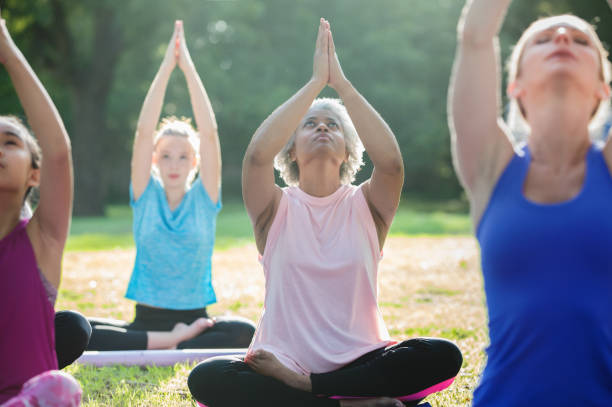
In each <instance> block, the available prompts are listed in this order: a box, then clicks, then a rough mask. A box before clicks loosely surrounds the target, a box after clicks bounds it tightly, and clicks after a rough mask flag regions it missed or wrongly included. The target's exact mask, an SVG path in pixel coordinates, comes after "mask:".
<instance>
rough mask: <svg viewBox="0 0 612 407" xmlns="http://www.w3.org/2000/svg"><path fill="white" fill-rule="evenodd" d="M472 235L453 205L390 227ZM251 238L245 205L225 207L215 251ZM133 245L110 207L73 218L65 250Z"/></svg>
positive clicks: (399, 232) (402, 213)
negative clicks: (93, 214)
mask: <svg viewBox="0 0 612 407" xmlns="http://www.w3.org/2000/svg"><path fill="white" fill-rule="evenodd" d="M449 209H451V210H452V211H453V212H449ZM459 209H462V208H461V207H460V208H459ZM470 233H471V223H470V220H469V218H468V216H467V215H466V214H465V213H462V212H456V204H453V203H451V204H448V203H443V204H440V203H428V202H420V201H419V202H415V201H408V202H402V205H400V208H399V210H398V213H397V215H396V217H395V220H394V221H393V225H392V227H391V235H396V236H415V235H449V234H450V235H469V234H470ZM252 239H253V232H252V229H251V222H250V220H249V217H248V216H247V213H246V211H245V209H244V206H243V204H242V202H230V203H227V204H225V205H224V206H223V209H222V210H221V212H220V213H219V217H218V218H217V237H216V243H215V248H216V249H220V250H223V249H227V248H229V247H232V246H237V245H241V244H244V243H248V242H250V241H251V240H252ZM133 246H134V241H133V239H132V211H131V209H130V208H129V206H110V207H108V208H107V211H106V216H105V217H91V218H73V220H72V227H71V230H70V237H69V238H68V243H67V245H66V250H67V251H91V250H111V249H118V248H119V249H128V248H132V247H133Z"/></svg>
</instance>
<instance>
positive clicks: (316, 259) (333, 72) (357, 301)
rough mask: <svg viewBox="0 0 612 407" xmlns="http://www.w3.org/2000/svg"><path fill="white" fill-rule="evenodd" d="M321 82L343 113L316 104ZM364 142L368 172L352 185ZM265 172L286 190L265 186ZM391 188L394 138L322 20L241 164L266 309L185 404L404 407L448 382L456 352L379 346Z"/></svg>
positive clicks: (422, 343)
mask: <svg viewBox="0 0 612 407" xmlns="http://www.w3.org/2000/svg"><path fill="white" fill-rule="evenodd" d="M327 85H329V86H330V87H332V88H333V89H334V90H335V91H336V92H337V93H338V95H339V96H340V98H341V99H342V101H343V102H344V106H346V108H345V107H344V106H343V105H342V104H341V103H340V102H339V101H338V100H335V99H316V100H315V98H316V97H317V95H318V94H319V93H320V92H321V91H322V90H323V88H325V86H327ZM362 142H363V145H362ZM364 145H365V149H366V150H367V152H368V155H369V156H370V158H371V159H372V162H373V163H374V171H373V173H372V177H371V178H370V179H369V180H367V181H365V182H364V183H362V184H361V185H359V186H355V185H352V184H351V182H352V181H353V180H354V176H355V173H356V172H357V170H358V169H359V167H361V164H362V153H363V150H364ZM274 167H276V168H277V169H278V170H279V171H280V172H281V176H282V177H283V179H284V180H285V182H286V183H287V184H288V185H289V187H287V188H280V187H279V186H278V185H276V184H275V182H274ZM402 183H403V162H402V156H401V153H400V151H399V147H398V145H397V142H396V140H395V137H394V135H393V133H392V132H391V130H390V129H389V127H388V126H387V124H386V123H385V122H384V121H383V119H382V118H381V117H380V116H379V115H378V113H377V112H376V111H375V110H374V109H373V108H372V107H371V106H370V105H369V104H368V102H367V101H366V100H365V99H364V98H363V97H362V96H361V95H360V94H359V93H358V92H357V91H356V90H355V89H354V88H353V86H352V85H351V83H350V82H349V81H348V80H347V79H346V78H345V76H344V74H343V72H342V69H341V68H340V64H339V62H338V57H337V55H336V53H335V49H334V43H333V39H332V35H331V32H330V28H329V23H328V22H327V21H326V20H324V19H321V22H320V25H319V34H318V38H317V42H316V49H315V55H314V67H313V76H312V79H311V80H310V81H309V82H308V83H307V84H306V85H305V86H304V87H303V88H302V89H300V90H299V91H298V92H297V93H296V94H295V95H294V96H293V97H291V98H290V99H289V100H288V101H287V102H285V103H284V104H283V105H281V106H280V107H279V108H278V109H276V110H275V111H274V112H273V113H272V114H271V115H270V117H268V118H267V119H266V120H265V121H264V122H263V124H262V125H261V126H260V127H259V129H258V130H257V131H256V132H255V135H254V136H253V139H252V140H251V143H250V145H249V147H248V149H247V152H246V156H245V158H244V164H243V179H242V186H243V196H244V201H245V204H246V208H247V211H248V213H249V216H250V218H251V220H252V222H253V228H254V232H255V240H256V243H257V248H258V249H259V252H260V253H261V256H262V257H261V262H262V264H263V267H264V273H265V277H266V298H265V310H264V313H263V315H262V317H261V319H260V321H259V325H258V327H257V331H256V333H255V337H254V338H253V342H252V343H251V346H250V348H249V352H248V353H247V356H246V358H245V359H244V360H241V359H238V358H215V359H210V360H208V361H205V362H203V363H201V364H199V365H198V366H196V368H195V369H194V370H193V371H192V372H191V374H190V376H189V381H188V384H189V389H190V390H191V393H192V395H193V396H194V397H195V398H196V400H198V401H199V402H200V403H204V404H206V405H208V406H210V407H223V406H238V405H251V406H252V405H255V406H277V405H291V406H402V405H404V404H403V403H406V405H415V404H417V403H418V402H419V401H420V400H422V399H423V398H424V397H425V396H427V395H428V394H430V393H432V392H435V391H439V390H441V389H443V388H445V387H447V386H448V385H450V383H451V382H452V381H453V378H454V377H455V375H456V374H457V372H458V371H459V369H460V367H461V363H462V357H461V352H460V351H459V349H458V348H457V347H456V346H455V345H454V344H452V343H451V342H448V341H445V340H441V339H411V340H408V341H404V342H401V343H397V342H395V341H393V340H391V339H390V338H389V334H388V332H387V329H386V327H385V325H384V322H383V320H382V317H381V315H380V312H379V310H378V306H377V269H378V262H379V261H380V258H381V249H382V247H383V244H384V241H385V238H386V236H387V233H388V231H389V226H390V225H391V221H392V220H393V217H394V215H395V212H396V210H397V206H398V203H399V198H400V193H401V189H402ZM400 400H401V401H400Z"/></svg>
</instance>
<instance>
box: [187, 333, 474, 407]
mask: <svg viewBox="0 0 612 407" xmlns="http://www.w3.org/2000/svg"><path fill="white" fill-rule="evenodd" d="M462 363H463V358H462V356H461V351H460V350H459V348H457V346H455V344H453V343H452V342H449V341H447V340H444V339H433V338H417V339H410V340H407V341H404V342H402V343H399V344H396V345H393V346H390V347H387V348H381V349H377V350H374V351H372V352H369V353H366V354H365V355H363V356H361V357H360V358H359V359H356V360H354V361H353V362H351V363H349V364H348V365H346V366H344V367H342V368H341V369H338V370H335V371H333V372H329V373H321V374H314V373H313V374H311V375H310V380H311V382H312V392H304V391H300V390H297V389H294V388H291V387H289V386H287V385H285V384H284V383H282V382H280V381H278V380H276V379H273V378H271V377H268V376H263V375H260V374H258V373H255V372H254V371H253V370H252V369H251V368H250V367H249V366H248V365H247V364H246V363H244V361H243V360H242V359H240V358H237V357H217V358H212V359H208V360H206V361H204V362H202V363H200V364H199V365H197V366H196V367H195V368H194V369H193V371H192V372H191V374H190V375H189V379H188V381H187V384H188V386H189V390H190V391H191V394H192V395H193V397H194V398H195V399H196V400H198V401H199V402H201V403H203V404H205V405H207V406H208V407H234V406H243V405H249V406H262V407H263V406H284V405H287V406H289V405H290V406H295V407H302V406H303V407H306V406H334V407H337V406H339V405H340V403H339V401H338V400H333V399H329V398H327V397H321V396H331V395H341V396H354V397H383V396H385V397H401V396H406V395H409V394H415V393H418V392H420V391H423V390H425V389H427V388H429V387H431V386H434V385H436V384H438V383H441V382H443V381H445V380H448V379H451V378H453V377H455V376H456V375H457V373H458V372H459V369H460V368H461V364H462ZM420 400H422V399H420ZM420 400H414V401H412V402H410V403H408V404H407V405H416V404H417V403H418V402H419V401H420Z"/></svg>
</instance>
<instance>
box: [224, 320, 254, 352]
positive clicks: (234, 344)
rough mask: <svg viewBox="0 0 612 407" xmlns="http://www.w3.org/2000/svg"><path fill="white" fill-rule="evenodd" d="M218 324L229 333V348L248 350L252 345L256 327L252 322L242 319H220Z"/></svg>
mask: <svg viewBox="0 0 612 407" xmlns="http://www.w3.org/2000/svg"><path fill="white" fill-rule="evenodd" d="M217 324H218V325H219V328H223V329H224V330H225V331H226V332H227V336H228V343H227V345H226V346H227V347H230V348H246V347H248V346H249V345H250V344H251V340H252V339H253V335H254V334H255V329H256V327H255V324H253V323H252V322H251V321H250V320H248V319H246V318H240V317H232V318H231V319H222V318H219V321H218V322H217Z"/></svg>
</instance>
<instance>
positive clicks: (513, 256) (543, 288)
mask: <svg viewBox="0 0 612 407" xmlns="http://www.w3.org/2000/svg"><path fill="white" fill-rule="evenodd" d="M530 162H531V156H530V154H529V150H528V149H527V148H525V149H524V154H523V155H522V156H519V155H515V156H514V157H513V159H512V160H511V161H510V163H509V164H508V166H507V168H506V169H505V170H504V172H503V173H502V175H501V177H500V179H499V181H498V182H497V185H496V187H495V189H494V191H493V194H492V195H491V198H490V201H489V204H488V207H487V209H486V211H485V213H484V215H483V217H482V220H481V221H480V225H479V228H478V230H477V237H478V241H479V242H480V247H481V257H482V271H483V275H484V286H485V287H484V288H485V293H486V297H487V306H488V312H489V336H490V345H489V346H488V348H487V356H488V359H487V365H486V367H485V369H484V372H483V374H482V378H481V381H480V384H479V386H478V387H477V389H476V391H475V392H474V402H473V405H474V406H475V407H485V406H486V407H506V406H507V407H517V406H527V405H529V406H555V407H561V406H601V407H604V406H605V407H610V406H612V177H610V171H609V169H608V167H607V165H606V162H605V160H604V157H603V155H602V152H601V150H600V149H598V148H596V147H594V146H593V147H591V149H590V150H589V152H588V153H587V156H586V174H585V178H584V183H583V186H582V190H581V191H580V193H579V194H578V195H577V196H576V197H574V198H572V199H570V200H568V201H565V202H560V203H554V204H538V203H535V202H531V201H529V200H528V199H526V198H525V196H524V195H523V192H522V190H523V184H524V182H525V178H526V176H527V170H528V169H529V163H530Z"/></svg>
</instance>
